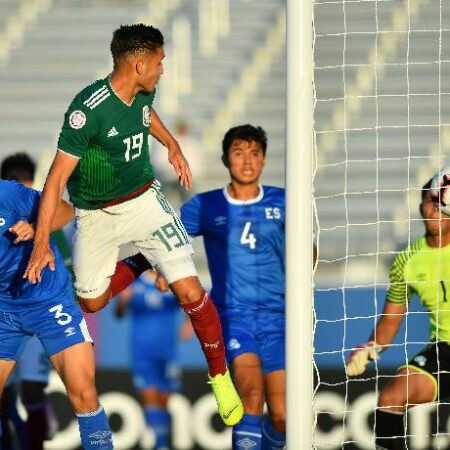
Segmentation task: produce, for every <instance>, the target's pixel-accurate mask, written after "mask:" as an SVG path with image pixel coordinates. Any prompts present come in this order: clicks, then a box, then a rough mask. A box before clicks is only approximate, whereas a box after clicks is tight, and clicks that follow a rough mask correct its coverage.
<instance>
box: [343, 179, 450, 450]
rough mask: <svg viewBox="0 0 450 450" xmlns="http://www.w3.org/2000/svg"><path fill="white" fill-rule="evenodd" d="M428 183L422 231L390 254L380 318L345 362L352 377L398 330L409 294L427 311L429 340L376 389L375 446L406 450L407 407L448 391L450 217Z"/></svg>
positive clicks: (434, 398) (406, 306) (377, 353)
mask: <svg viewBox="0 0 450 450" xmlns="http://www.w3.org/2000/svg"><path fill="white" fill-rule="evenodd" d="M430 186H431V180H430V181H428V183H426V184H425V185H424V186H423V188H422V203H421V205H420V212H421V215H422V217H423V219H424V225H425V235H424V236H422V237H421V238H419V239H417V240H416V241H414V242H413V243H411V244H410V245H409V246H408V247H406V249H404V250H403V251H402V252H400V253H399V254H398V255H397V257H396V258H395V261H394V263H393V264H392V267H391V271H390V275H389V280H390V284H389V289H388V291H387V296H386V304H385V306H384V310H383V313H382V315H381V319H380V320H379V321H378V323H377V325H376V328H375V330H374V331H373V333H372V335H371V337H370V339H369V342H367V343H366V344H364V345H361V346H359V347H357V348H356V349H355V350H354V351H353V352H352V354H351V356H350V358H349V361H348V362H347V368H346V370H347V374H348V375H349V376H356V375H360V374H362V373H363V372H364V370H365V368H366V365H367V364H368V363H369V362H370V360H376V359H379V357H380V355H379V354H380V352H381V351H382V350H384V349H385V348H387V347H388V346H389V344H390V343H391V342H392V340H393V339H394V336H395V335H396V333H397V332H398V330H399V328H400V325H401V323H402V321H403V319H404V318H405V314H406V312H407V309H408V303H409V301H410V300H411V298H412V296H413V295H414V294H417V295H418V297H419V299H420V301H421V303H422V304H423V305H424V306H425V307H426V308H427V309H428V310H429V312H430V331H431V335H430V341H431V343H430V344H429V345H428V346H427V347H425V348H424V349H423V350H422V351H421V352H419V353H418V354H416V355H415V356H414V357H413V358H412V359H411V361H409V363H408V364H406V365H403V366H400V367H399V368H398V376H397V377H395V378H394V379H393V380H392V381H391V382H390V383H389V384H388V385H387V386H386V387H385V388H384V389H383V390H382V391H381V393H380V396H379V399H378V408H377V410H376V413H375V437H376V448H377V449H389V450H398V449H404V448H406V447H405V445H406V438H405V425H404V414H405V412H406V410H407V409H408V408H410V407H413V406H415V405H419V404H423V403H428V402H432V401H435V400H436V399H437V398H443V397H448V396H449V395H450V378H449V374H448V371H449V369H450V306H449V305H450V302H449V298H448V295H449V292H448V289H450V287H449V280H450V217H447V216H445V215H443V214H441V213H440V212H439V210H438V208H437V206H436V204H435V203H434V201H433V199H432V197H431V193H430Z"/></svg>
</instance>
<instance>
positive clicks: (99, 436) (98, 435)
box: [89, 430, 111, 439]
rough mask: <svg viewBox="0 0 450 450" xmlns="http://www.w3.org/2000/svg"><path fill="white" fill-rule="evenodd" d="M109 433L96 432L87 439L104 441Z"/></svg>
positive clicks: (106, 431)
mask: <svg viewBox="0 0 450 450" xmlns="http://www.w3.org/2000/svg"><path fill="white" fill-rule="evenodd" d="M110 434H111V432H110V431H108V430H98V431H96V432H95V433H91V434H90V435H89V437H90V438H91V439H104V438H105V437H108V436H110Z"/></svg>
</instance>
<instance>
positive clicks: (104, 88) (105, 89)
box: [84, 86, 108, 106]
mask: <svg viewBox="0 0 450 450" xmlns="http://www.w3.org/2000/svg"><path fill="white" fill-rule="evenodd" d="M107 90H108V88H107V87H106V86H102V87H101V88H100V89H97V90H96V91H95V92H94V93H93V94H92V95H91V96H90V97H89V98H88V99H87V100H86V101H85V102H84V104H85V105H86V106H90V103H92V102H94V101H95V100H96V98H97V96H98V95H101V94H103V92H104V91H107Z"/></svg>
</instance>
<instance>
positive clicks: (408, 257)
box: [386, 236, 450, 343]
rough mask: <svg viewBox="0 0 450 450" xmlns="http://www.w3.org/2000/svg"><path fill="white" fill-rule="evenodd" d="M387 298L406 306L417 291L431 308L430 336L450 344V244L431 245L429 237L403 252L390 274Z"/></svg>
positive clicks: (412, 244) (414, 243) (424, 303)
mask: <svg viewBox="0 0 450 450" xmlns="http://www.w3.org/2000/svg"><path fill="white" fill-rule="evenodd" d="M389 280H390V284H389V289H388V292H387V297H386V300H387V301H388V302H391V303H395V304H398V305H406V304H407V303H408V302H409V301H410V300H411V298H412V296H413V295H414V293H416V294H417V295H418V297H419V300H420V302H421V303H422V305H424V306H425V307H426V308H427V309H428V310H429V311H430V339H431V340H433V339H437V340H439V341H446V342H448V343H450V245H447V246H446V247H442V248H435V247H429V246H428V245H427V242H426V239H425V236H423V237H421V238H420V239H417V240H416V241H414V242H413V243H411V245H409V246H408V247H406V248H405V249H404V250H403V251H402V252H400V253H399V254H398V255H397V257H396V258H395V260H394V263H393V264H392V267H391V270H390V274H389Z"/></svg>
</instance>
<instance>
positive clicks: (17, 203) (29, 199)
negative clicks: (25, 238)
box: [0, 181, 41, 222]
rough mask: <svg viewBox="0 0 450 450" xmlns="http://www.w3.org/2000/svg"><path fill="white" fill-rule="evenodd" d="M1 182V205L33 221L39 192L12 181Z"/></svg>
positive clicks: (37, 205)
mask: <svg viewBox="0 0 450 450" xmlns="http://www.w3.org/2000/svg"><path fill="white" fill-rule="evenodd" d="M3 183H5V185H2V189H1V195H0V203H1V207H2V208H4V209H6V210H8V211H14V212H16V213H17V215H19V216H20V217H23V218H24V219H26V220H27V221H28V222H33V221H34V220H35V219H36V217H37V213H38V209H39V202H40V199H41V195H40V193H39V192H38V191H35V190H34V189H30V188H27V187H25V186H23V185H22V184H20V183H16V182H14V181H8V182H3Z"/></svg>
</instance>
